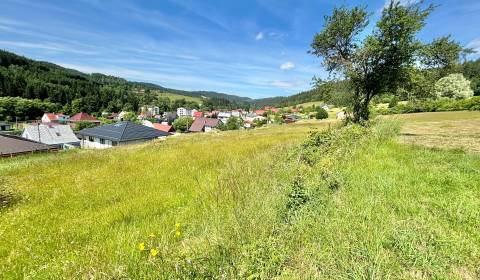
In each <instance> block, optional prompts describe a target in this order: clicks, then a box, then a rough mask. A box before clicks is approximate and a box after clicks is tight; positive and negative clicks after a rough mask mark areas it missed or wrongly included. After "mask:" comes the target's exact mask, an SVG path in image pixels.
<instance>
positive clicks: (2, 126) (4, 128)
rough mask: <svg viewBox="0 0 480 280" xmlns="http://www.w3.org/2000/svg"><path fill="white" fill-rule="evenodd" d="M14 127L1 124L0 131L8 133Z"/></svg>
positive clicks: (4, 123)
mask: <svg viewBox="0 0 480 280" xmlns="http://www.w3.org/2000/svg"><path fill="white" fill-rule="evenodd" d="M11 129H12V126H11V125H10V124H8V123H6V122H0V131H8V130H11Z"/></svg>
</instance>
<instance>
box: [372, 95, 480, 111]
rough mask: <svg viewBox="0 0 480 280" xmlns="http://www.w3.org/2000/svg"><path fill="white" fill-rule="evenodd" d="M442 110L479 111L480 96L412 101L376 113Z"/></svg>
mask: <svg viewBox="0 0 480 280" xmlns="http://www.w3.org/2000/svg"><path fill="white" fill-rule="evenodd" d="M443 111H480V96H474V97H472V98H468V99H458V100H457V99H449V98H442V99H438V100H422V101H414V102H408V103H405V104H397V106H395V107H393V108H388V109H379V110H377V113H379V114H383V115H387V114H408V113H420V112H443Z"/></svg>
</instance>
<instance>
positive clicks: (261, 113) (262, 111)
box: [255, 110, 267, 116]
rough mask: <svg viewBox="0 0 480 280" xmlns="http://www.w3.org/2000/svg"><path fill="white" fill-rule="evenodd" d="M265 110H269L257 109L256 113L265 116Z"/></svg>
mask: <svg viewBox="0 0 480 280" xmlns="http://www.w3.org/2000/svg"><path fill="white" fill-rule="evenodd" d="M265 112H267V111H265V110H255V115H257V116H263V114H265Z"/></svg>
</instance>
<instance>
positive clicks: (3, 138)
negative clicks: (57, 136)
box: [0, 135, 57, 157]
mask: <svg viewBox="0 0 480 280" xmlns="http://www.w3.org/2000/svg"><path fill="white" fill-rule="evenodd" d="M56 150H57V148H55V147H52V146H49V145H46V144H43V143H39V142H35V141H32V140H28V139H24V138H21V137H18V136H13V135H0V157H11V156H17V155H21V154H31V153H35V152H48V151H56Z"/></svg>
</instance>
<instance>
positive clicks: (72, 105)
mask: <svg viewBox="0 0 480 280" xmlns="http://www.w3.org/2000/svg"><path fill="white" fill-rule="evenodd" d="M161 90H165V88H163V87H161V86H157V85H154V84H148V83H138V82H129V81H127V80H125V79H122V78H118V77H113V76H107V75H103V74H96V73H94V74H84V73H81V72H79V71H76V70H71V69H66V68H63V67H60V66H58V65H55V64H52V63H48V62H41V61H34V60H31V59H28V58H25V57H23V56H19V55H16V54H14V53H11V52H7V51H3V50H0V98H2V97H3V99H2V102H1V103H0V112H1V113H0V119H13V118H15V117H16V118H19V119H21V120H29V119H30V120H31V119H35V118H38V117H39V116H41V113H43V111H57V112H58V111H61V112H63V113H66V114H75V113H78V112H87V113H90V114H93V115H97V116H98V115H100V114H101V113H102V112H119V111H132V112H137V111H139V109H140V107H141V106H143V105H156V106H159V107H160V110H161V111H164V112H166V111H174V110H176V109H177V108H179V107H188V108H190V109H194V108H197V109H198V108H199V107H200V104H198V103H196V102H192V101H186V100H185V99H176V100H170V99H169V98H167V97H159V95H158V94H157V93H158V92H160V91H161ZM178 92H182V93H188V92H186V91H178ZM202 93H204V94H205V95H208V97H207V98H206V99H205V100H204V102H203V103H204V104H203V106H204V107H205V108H206V109H208V110H214V109H230V108H236V107H242V108H243V107H246V106H248V105H247V104H248V103H246V102H244V101H245V100H242V99H241V98H238V99H237V100H239V102H238V103H237V102H235V101H232V100H231V99H229V98H233V97H235V96H233V97H232V96H230V95H225V94H220V93H214V92H198V93H197V92H192V93H191V95H190V96H197V97H198V96H200V94H202ZM215 94H217V95H218V96H220V97H216V96H215ZM5 97H17V98H16V99H11V98H7V99H4V98H5ZM2 106H3V107H2ZM12 106H14V107H12ZM15 106H19V108H16V107H15ZM40 109H41V110H42V112H40Z"/></svg>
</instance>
